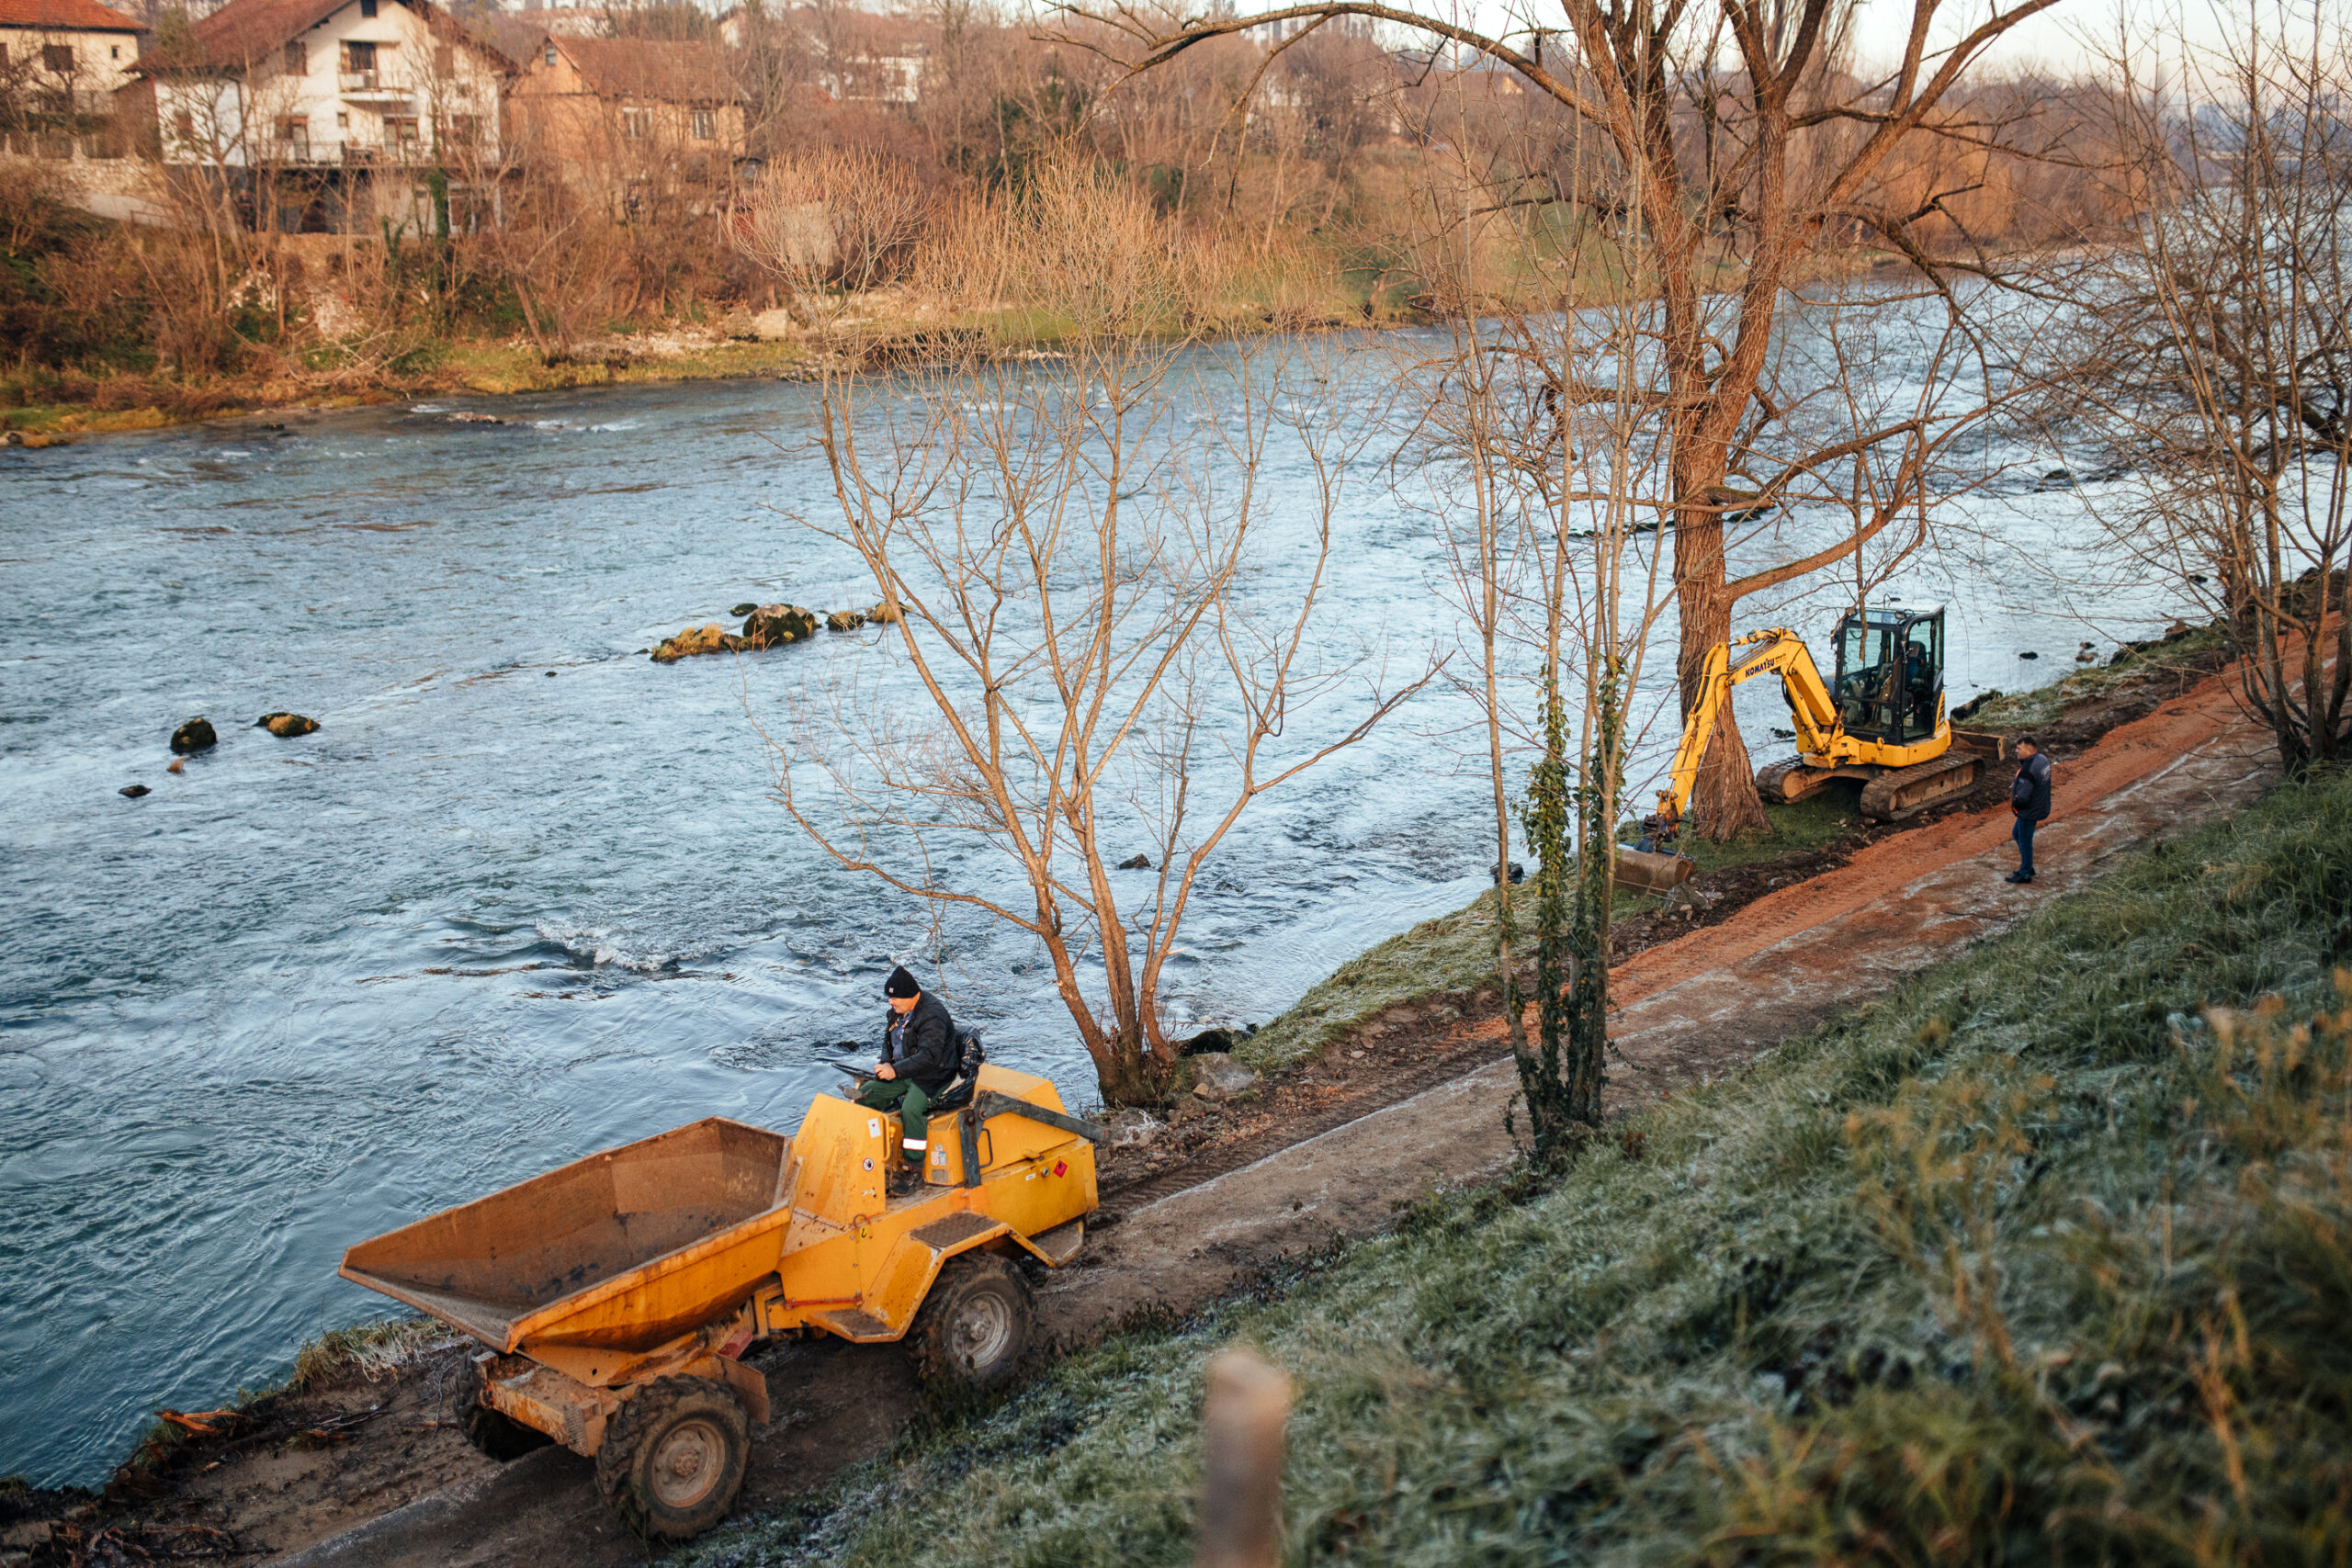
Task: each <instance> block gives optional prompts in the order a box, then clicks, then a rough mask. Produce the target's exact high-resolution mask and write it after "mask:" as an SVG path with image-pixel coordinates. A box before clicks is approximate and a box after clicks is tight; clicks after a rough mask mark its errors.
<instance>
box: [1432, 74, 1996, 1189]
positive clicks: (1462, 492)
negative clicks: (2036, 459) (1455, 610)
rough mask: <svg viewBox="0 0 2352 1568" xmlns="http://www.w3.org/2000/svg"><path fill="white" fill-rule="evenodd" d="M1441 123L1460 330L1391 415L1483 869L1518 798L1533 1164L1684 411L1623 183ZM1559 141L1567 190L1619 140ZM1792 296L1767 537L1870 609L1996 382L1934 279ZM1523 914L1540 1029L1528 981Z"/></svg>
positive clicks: (1608, 837)
mask: <svg viewBox="0 0 2352 1568" xmlns="http://www.w3.org/2000/svg"><path fill="white" fill-rule="evenodd" d="M1430 134H1431V137H1432V140H1433V141H1436V143H1437V145H1438V147H1439V148H1440V149H1442V155H1432V156H1431V157H1430V158H1429V159H1427V160H1425V161H1424V164H1423V165H1422V172H1421V185H1420V187H1419V196H1420V198H1421V209H1422V216H1423V219H1424V227H1423V233H1422V236H1421V240H1420V243H1419V245H1418V247H1417V249H1416V250H1415V252H1414V255H1413V265H1414V269H1415V271H1416V273H1417V274H1418V275H1419V276H1422V277H1424V278H1426V279H1429V280H1430V281H1431V282H1432V283H1433V284H1434V285H1435V288H1436V290H1437V294H1438V299H1437V304H1438V307H1439V310H1440V312H1441V314H1442V315H1443V316H1444V317H1445V319H1447V320H1448V321H1451V322H1452V323H1453V332H1452V336H1451V341H1450V342H1449V343H1448V344H1447V345H1446V347H1445V350H1444V351H1443V352H1442V354H1441V355H1437V356H1436V357H1435V358H1434V360H1432V361H1431V362H1429V363H1425V364H1422V365H1419V366H1417V367H1413V369H1412V370H1411V371H1410V372H1408V375H1407V377H1406V378H1405V384H1406V385H1408V386H1409V387H1412V388H1414V389H1418V390H1419V393H1420V395H1419V397H1417V398H1415V399H1412V400H1409V401H1408V415H1409V416H1410V417H1411V418H1412V420H1413V421H1414V428H1415V430H1416V432H1417V434H1419V436H1420V437H1421V438H1422V439H1423V440H1425V441H1427V442H1428V443H1429V444H1430V447H1431V448H1432V453H1431V455H1432V456H1433V457H1436V458H1437V459H1438V461H1437V462H1435V463H1434V464H1433V465H1432V466H1431V468H1430V469H1429V470H1427V471H1429V472H1430V473H1431V474H1432V475H1433V476H1434V477H1435V481H1436V482H1435V483H1434V485H1433V486H1432V491H1431V494H1430V497H1429V499H1428V502H1427V506H1428V508H1429V510H1430V512H1431V513H1432V514H1433V515H1434V516H1435V517H1436V518H1437V519H1438V521H1439V524H1440V527H1441V532H1442V536H1444V537H1445V538H1446V540H1447V542H1448V543H1449V545H1450V546H1451V547H1452V558H1453V566H1454V574H1453V575H1454V580H1455V584H1456V588H1457V591H1458V596H1459V598H1460V601H1461V603H1462V605H1463V608H1464V615H1465V622H1466V625H1467V626H1468V628H1469V629H1470V631H1471V633H1472V635H1473V636H1474V637H1475V638H1476V650H1475V654H1476V657H1475V660H1472V662H1475V664H1476V671H1475V673H1474V674H1472V675H1470V676H1468V677H1464V678H1458V684H1459V685H1460V687H1461V689H1462V690H1463V691H1464V694H1466V695H1468V696H1470V697H1471V698H1472V700H1473V701H1474V702H1475V703H1476V705H1478V706H1479V707H1480V709H1481V710H1482V712H1483V714H1484V717H1485V721H1486V740H1487V765H1488V768H1489V770H1490V773H1491V775H1492V784H1493V792H1494V801H1495V824H1496V857H1497V863H1498V865H1500V864H1502V863H1506V862H1508V860H1509V859H1510V852H1511V841H1512V818H1513V815H1514V812H1513V807H1514V804H1516V805H1517V806H1518V812H1517V815H1518V818H1519V825H1520V827H1521V830H1522V831H1523V833H1524V839H1525V842H1526V844H1527V847H1528V848H1529V849H1531V850H1532V851H1533V852H1534V854H1535V855H1536V857H1537V859H1538V869H1537V872H1536V875H1535V886H1534V887H1533V889H1532V893H1533V901H1532V909H1522V908H1520V907H1519V904H1520V898H1519V897H1517V896H1515V895H1514V894H1513V892H1512V889H1511V888H1510V885H1509V884H1508V882H1507V881H1501V880H1499V879H1498V890H1497V894H1496V897H1497V901H1498V910H1497V913H1498V921H1497V962H1498V974H1499V977H1500V979H1501V981H1502V985H1503V988H1504V1005H1505V1014H1506V1019H1507V1021H1508V1027H1509V1030H1510V1039H1511V1042H1512V1045H1513V1047H1514V1050H1515V1051H1516V1053H1517V1055H1518V1057H1519V1063H1520V1069H1521V1089H1522V1092H1523V1095H1524V1097H1525V1102H1526V1106H1527V1110H1528V1112H1529V1120H1530V1123H1531V1128H1532V1133H1533V1134H1534V1142H1535V1146H1536V1151H1537V1153H1538V1154H1539V1156H1546V1157H1548V1156H1555V1155H1556V1154H1558V1153H1559V1152H1561V1150H1563V1149H1564V1148H1565V1147H1566V1146H1567V1145H1566V1143H1565V1142H1564V1141H1563V1140H1565V1139H1566V1138H1567V1137H1568V1135H1569V1134H1570V1131H1571V1130H1572V1129H1573V1128H1575V1127H1576V1126H1577V1125H1579V1124H1582V1125H1586V1126H1589V1125H1591V1124H1593V1123H1595V1122H1598V1121H1599V1119H1600V1113H1601V1090H1602V1088H1603V1086H1604V1083H1605V1075H1604V1072H1603V1054H1604V1050H1605V1047H1606V1044H1607V1016H1606V1015H1607V1010H1608V957H1609V938H1610V925H1611V899H1612V897H1613V893H1614V888H1613V872H1614V860H1615V850H1616V839H1617V828H1618V824H1619V822H1620V820H1621V816H1622V814H1621V805H1620V803H1621V801H1622V799H1623V795H1624V794H1625V791H1626V785H1627V783H1628V778H1627V771H1628V766H1629V761H1628V759H1629V753H1630V750H1631V746H1632V744H1633V743H1634V741H1636V740H1638V739H1640V738H1641V737H1642V734H1643V732H1644V728H1645V720H1646V719H1647V717H1648V715H1647V714H1646V713H1645V712H1641V711H1637V704H1636V694H1637V692H1638V691H1639V688H1640V686H1641V682H1642V679H1643V675H1644V671H1645V663H1646V661H1647V660H1648V659H1649V657H1650V653H1651V644H1652V640H1653V637H1654V636H1655V635H1656V634H1657V632H1658V631H1659V628H1660V625H1661V622H1662V620H1663V617H1664V615H1665V614H1666V612H1667V610H1668V606H1669V604H1670V602H1671V601H1670V595H1669V592H1668V572H1669V570H1670V568H1669V563H1668V554H1667V546H1666V542H1665V540H1666V534H1665V531H1664V530H1663V529H1662V528H1661V527H1660V523H1661V520H1662V519H1664V518H1665V517H1667V516H1668V515H1670V514H1671V510H1672V496H1673V493H1674V491H1673V487H1674V484H1675V482H1676V480H1675V469H1674V466H1673V462H1672V457H1673V454H1674V451H1675V446H1676V442H1677V440H1678V437H1679V426H1678V423H1677V422H1676V420H1675V418H1674V416H1673V403H1672V399H1671V397H1670V395H1669V394H1670V391H1671V388H1672V379H1671V377H1672V367H1671V365H1670V363H1669V362H1668V359H1667V358H1666V356H1664V355H1661V354H1659V353H1657V352H1656V350H1655V346H1654V345H1656V344H1657V343H1658V342H1659V340H1660V338H1661V336H1662V335H1663V333H1664V330H1665V328H1666V325H1667V321H1668V312H1669V311H1670V310H1671V302H1670V300H1669V299H1667V298H1664V297H1661V296H1660V295H1658V294H1657V293H1654V292H1651V291H1649V290H1647V289H1645V288H1639V287H1634V286H1630V280H1635V279H1638V278H1639V277H1640V276H1642V274H1643V271H1644V266H1645V248H1646V244H1647V240H1646V236H1645V231H1644V230H1643V228H1642V226H1641V225H1640V223H1639V222H1638V220H1636V219H1634V218H1633V217H1631V216H1629V214H1630V213H1632V212H1637V211H1638V210H1639V209H1640V207H1641V202H1640V200H1639V192H1638V185H1639V181H1638V178H1635V180H1634V184H1633V186H1630V187H1629V194H1630V195H1631V196H1633V197H1634V199H1633V200H1631V201H1629V202H1628V203H1627V206H1626V208H1625V209H1622V210H1620V211H1617V212H1613V213H1612V212H1606V211H1601V210H1599V209H1594V208H1593V207H1591V206H1589V205H1586V204H1577V205H1574V206H1566V207H1562V206H1558V205H1547V206H1546V207H1545V208H1544V209H1530V208H1526V207H1514V206H1513V205H1512V204H1511V202H1510V199H1509V197H1510V191H1511V189H1512V188H1513V185H1514V182H1515V179H1516V174H1517V171H1519V170H1521V169H1524V168H1525V167H1527V166H1528V165H1529V164H1530V163H1531V162H1532V152H1531V149H1529V148H1528V147H1527V146H1526V145H1525V144H1524V143H1522V142H1520V141H1517V140H1516V139H1517V138H1518V137H1520V136H1521V135H1524V134H1525V132H1524V130H1519V131H1514V130H1509V129H1504V130H1500V131H1499V132H1498V131H1497V130H1495V128H1494V127H1493V126H1492V125H1491V124H1490V125H1488V126H1487V127H1485V128H1481V127H1480V126H1479V125H1478V124H1477V123H1476V121H1475V120H1474V119H1473V118H1471V117H1470V116H1469V115H1468V114H1466V113H1465V114H1463V115H1461V116H1459V117H1457V118H1455V119H1454V120H1453V121H1451V122H1449V123H1444V124H1433V125H1432V126H1431V128H1430ZM1568 138H1569V139H1568V141H1567V143H1566V148H1565V152H1566V157H1565V158H1564V159H1563V160H1562V161H1561V166H1560V173H1561V175H1562V177H1563V178H1564V180H1565V181H1566V183H1569V184H1570V185H1572V186H1580V185H1582V184H1584V183H1585V177H1586V173H1587V169H1586V165H1587V162H1588V160H1589V159H1590V158H1593V157H1595V156H1605V155H1606V154H1607V152H1608V148H1607V146H1606V144H1605V143H1604V142H1603V141H1602V139H1601V138H1600V137H1599V136H1598V135H1595V134H1591V133H1590V132H1589V130H1587V129H1586V128H1583V127H1581V126H1580V125H1577V124H1576V123H1573V122H1572V123H1571V124H1570V126H1569V128H1568ZM1635 175H1636V176H1638V175H1639V171H1638V170H1636V171H1635ZM1498 301H1500V302H1498ZM1791 301H1792V308H1791V309H1789V310H1786V311H1784V314H1783V319H1782V322H1781V332H1780V333H1779V334H1778V337H1777V338H1776V341H1775V344H1774V345H1773V350H1772V354H1771V356H1770V359H1769V360H1768V362H1767V365H1766V367H1765V370H1764V372H1763V373H1762V375H1761V377H1760V379H1761V381H1762V382H1763V384H1765V385H1768V386H1773V387H1779V386H1782V385H1789V386H1793V387H1795V388H1798V389H1800V390H1795V391H1792V392H1790V393H1789V394H1787V396H1786V399H1785V400H1784V401H1783V402H1782V403H1781V406H1780V409H1779V423H1780V424H1781V426H1782V427H1783V428H1784V429H1785V430H1786V431H1787V432H1788V433H1789V439H1791V440H1792V441H1793V442H1795V443H1798V444H1800V446H1801V449H1802V450H1803V451H1804V453H1805V455H1806V463H1805V464H1804V465H1803V466H1800V465H1796V464H1792V465H1791V466H1790V467H1789V468H1788V469H1786V470H1785V471H1784V473H1783V477H1782V479H1781V488H1780V490H1779V491H1778V492H1777V496H1776V499H1777V501H1778V502H1779V503H1780V505H1781V506H1782V507H1785V508H1787V509H1789V510H1790V511H1791V512H1792V513H1801V516H1802V521H1801V522H1792V523H1791V524H1790V525H1789V526H1791V527H1792V528H1796V527H1802V529H1803V530H1804V532H1803V533H1802V536H1801V537H1800V538H1798V539H1796V540H1793V541H1792V540H1789V539H1785V538H1784V539H1781V540H1780V541H1777V542H1778V544H1779V545H1780V547H1781V548H1782V550H1783V553H1784V555H1793V556H1796V557H1799V558H1804V559H1808V560H1820V559H1829V560H1836V559H1838V558H1840V557H1841V556H1842V557H1843V558H1845V560H1846V561H1847V562H1848V563H1849V565H1850V566H1851V567H1852V568H1853V570H1854V576H1853V579H1852V592H1853V593H1854V595H1855V598H1856V600H1857V601H1861V600H1866V599H1867V598H1868V597H1869V596H1870V594H1871V592H1872V591H1873V590H1875V589H1876V588H1877V587H1878V586H1879V584H1880V583H1881V582H1882V581H1883V577H1884V574H1885V573H1886V572H1887V571H1889V570H1892V569H1893V567H1894V564H1895V563H1897V562H1899V561H1901V560H1902V559H1904V558H1906V557H1907V556H1908V555H1909V554H1910V553H1911V552H1912V551H1914V550H1916V549H1917V548H1918V547H1919V546H1920V544H1921V543H1922V542H1923V541H1924V539H1925V537H1926V519H1927V514H1928V511H1929V509H1930V503H1931V502H1932V501H1934V500H1935V499H1937V498H1939V497H1941V496H1944V495H1948V494H1951V493H1952V492H1953V491H1956V490H1959V489H1962V488H1965V486H1966V485H1968V484H1969V483H1971V482H1972V480H1971V479H1970V478H1969V477H1968V476H1965V475H1959V474H1955V473H1953V472H1951V471H1950V468H1949V465H1948V464H1947V462H1946V460H1945V459H1946V456H1947V454H1948V452H1949V449H1950V447H1951V444H1952V443H1954V442H1955V441H1958V440H1960V439H1961V438H1962V436H1963V435H1965V434H1967V433H1968V432H1969V431H1971V430H1973V429H1974V428H1976V427H1977V426H1978V425H1979V424H1980V423H1982V421H1983V419H1984V418H1985V415H1986V414H1987V413H1988V412H1991V410H1992V409H1993V408H1995V407H1996V406H1998V404H1999V402H2000V401H2001V400H2002V397H2003V396H2004V395H2005V394H2000V393H1996V392H1989V391H1987V390H1985V389H1982V388H1975V387H1967V386H1963V385H1962V382H1963V381H1964V380H1965V379H1966V378H1968V375H1969V373H1970V370H1971V367H1972V366H1973V363H1974V361H1973V355H1972V354H1971V348H1970V345H1971V339H1970V335H1969V333H1968V332H1967V331H1966V330H1964V326H1963V321H1962V311H1961V307H1960V305H1959V303H1958V301H1957V300H1956V299H1954V298H1953V297H1952V296H1951V293H1949V292H1947V291H1939V290H1937V289H1935V288H1931V287H1919V288H1912V289H1907V290H1906V289H1904V288H1894V287H1888V286H1871V287H1867V288H1842V287H1840V285H1839V284H1838V280H1836V279H1823V280H1816V281H1815V282H1814V283H1812V284H1810V285H1808V286H1807V287H1805V288H1800V289H1793V290H1792V294H1791ZM1857 433H1859V434H1857ZM1665 717H1667V718H1668V720H1669V722H1670V720H1671V719H1672V717H1673V713H1672V711H1671V710H1669V711H1668V713H1667V714H1666V715H1665ZM1667 739H1672V731H1671V729H1670V728H1669V729H1668V735H1667ZM1521 760H1524V761H1525V764H1526V765H1525V784H1524V795H1523V796H1522V797H1521V800H1519V801H1518V802H1516V803H1514V801H1513V799H1512V795H1513V791H1514V787H1515V784H1516V783H1517V779H1516V774H1517V773H1518V767H1519V763H1520V761H1521ZM1529 916H1532V919H1527V918H1525V917H1529ZM1529 925H1532V928H1533V929H1532V936H1533V947H1534V953H1533V958H1534V963H1533V966H1532V967H1533V973H1534V980H1535V985H1534V993H1533V1000H1534V1002H1535V1004H1536V1016H1537V1031H1536V1034H1535V1037H1534V1038H1533V1040H1532V1041H1531V1040H1530V1038H1529V1037H1528V1035H1527V1033H1526V1031H1525V1027H1524V1024H1523V1022H1522V1021H1521V1018H1520V1016H1519V1012H1520V1007H1521V997H1520V992H1519V990H1518V985H1519V981H1520V977H1521V963H1522V961H1521V958H1520V957H1519V954H1520V953H1521V952H1522V951H1523V949H1522V948H1521V946H1520V938H1521V933H1522V932H1523V931H1526V928H1527V927H1528V926H1529Z"/></svg>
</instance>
